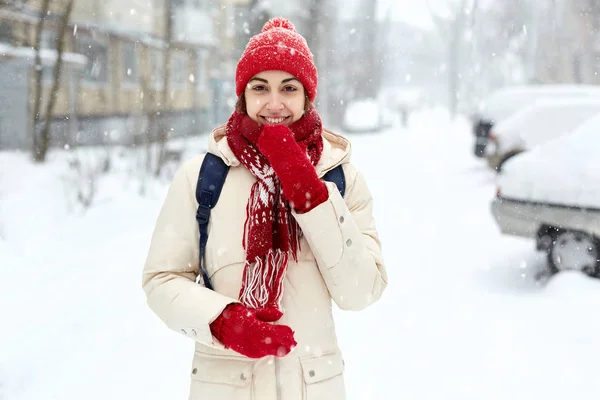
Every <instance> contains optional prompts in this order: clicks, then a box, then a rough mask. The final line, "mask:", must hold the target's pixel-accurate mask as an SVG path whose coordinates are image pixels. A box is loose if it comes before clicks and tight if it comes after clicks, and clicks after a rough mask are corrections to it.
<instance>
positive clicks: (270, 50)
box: [235, 17, 318, 101]
mask: <svg viewBox="0 0 600 400" xmlns="http://www.w3.org/2000/svg"><path fill="white" fill-rule="evenodd" d="M271 70H279V71H285V72H287V73H290V74H292V75H294V76H295V77H296V78H298V80H299V81H300V82H301V83H302V85H303V86H304V89H305V90H306V94H307V95H308V98H309V100H310V101H314V100H315V97H316V96H317V80H318V76H317V68H316V67H315V64H314V63H313V55H312V53H311V52H310V49H309V48H308V44H307V43H306V40H305V39H304V37H302V35H300V34H299V33H298V32H296V28H295V27H294V25H293V24H292V23H291V22H290V21H288V20H287V19H285V18H281V17H276V18H272V19H270V20H269V21H267V23H265V26H263V28H262V32H261V33H259V34H258V35H255V36H253V37H252V38H250V41H249V42H248V44H247V45H246V49H245V50H244V53H243V54H242V57H241V58H240V61H239V62H238V64H237V68H236V71H235V93H236V94H237V95H238V97H239V96H240V95H241V94H242V93H243V92H244V89H245V88H246V84H247V83H248V81H249V80H250V79H251V78H252V77H253V76H254V75H256V74H258V73H259V72H262V71H271Z"/></svg>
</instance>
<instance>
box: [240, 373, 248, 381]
mask: <svg viewBox="0 0 600 400" xmlns="http://www.w3.org/2000/svg"><path fill="white" fill-rule="evenodd" d="M240 379H241V380H243V381H245V380H246V379H248V376H247V375H246V374H245V373H244V372H242V374H241V375H240Z"/></svg>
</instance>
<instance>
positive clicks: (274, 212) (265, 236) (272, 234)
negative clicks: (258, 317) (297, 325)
mask: <svg viewBox="0 0 600 400" xmlns="http://www.w3.org/2000/svg"><path fill="white" fill-rule="evenodd" d="M289 128H290V130H291V131H292V133H293V134H294V137H295V139H296V142H297V143H298V145H299V146H300V147H301V148H302V149H303V150H304V151H306V152H307V154H308V157H309V159H310V160H311V162H312V164H313V165H316V164H317V162H318V161H319V159H320V158H321V154H322V152H323V139H322V136H321V133H322V125H321V118H320V116H319V114H318V112H317V111H316V110H315V109H314V108H311V109H310V110H308V111H306V113H305V114H304V116H303V117H302V118H300V119H299V120H298V121H296V122H294V123H293V124H291V125H290V126H289ZM261 129H262V126H261V125H259V124H258V123H256V122H255V121H253V120H252V119H251V118H250V117H249V116H248V115H246V114H243V113H240V112H238V111H235V112H234V113H233V114H232V115H231V117H230V118H229V121H228V122H227V130H226V135H227V142H228V144H229V147H230V148H231V150H232V151H233V154H235V156H236V157H237V159H238V160H239V161H240V162H241V164H242V165H244V166H245V167H246V168H247V169H248V170H249V171H250V172H251V173H252V175H254V176H255V177H256V179H257V181H256V182H255V183H254V184H253V185H252V189H251V192H250V198H249V199H248V204H247V205H246V222H245V224H244V237H243V242H242V243H243V246H244V249H245V250H246V265H245V267H244V274H243V277H242V288H241V290H240V295H239V300H240V301H241V302H242V303H243V304H244V305H246V306H248V307H250V308H253V309H259V310H260V309H269V308H276V309H277V310H280V301H281V296H282V294H283V279H284V277H285V272H286V269H287V264H288V258H289V255H290V254H291V255H292V257H293V258H294V260H296V261H298V259H297V253H298V250H299V248H300V237H301V235H302V231H301V229H300V227H299V226H298V224H297V222H296V220H295V219H294V218H293V217H292V216H291V214H290V205H289V203H288V201H287V200H286V199H285V198H284V196H283V192H282V188H281V183H280V181H279V178H278V177H277V175H276V174H275V172H274V171H273V168H272V167H271V165H270V164H269V161H268V160H267V158H266V157H265V156H263V155H262V154H261V153H260V152H259V151H258V149H257V145H256V143H257V142H258V138H259V136H260V133H261Z"/></svg>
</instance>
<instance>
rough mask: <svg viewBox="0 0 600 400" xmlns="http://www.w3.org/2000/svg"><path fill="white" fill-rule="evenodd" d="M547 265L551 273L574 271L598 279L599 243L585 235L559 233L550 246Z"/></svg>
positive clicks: (599, 269) (599, 266)
mask: <svg viewBox="0 0 600 400" xmlns="http://www.w3.org/2000/svg"><path fill="white" fill-rule="evenodd" d="M548 263H549V265H550V269H551V270H552V272H560V271H567V270H569V271H573V270H574V271H581V272H583V273H585V274H587V275H589V276H592V277H596V278H597V277H600V242H599V241H598V239H596V238H595V237H593V236H591V235H588V234H587V233H583V232H578V231H561V232H560V233H558V234H557V235H556V236H555V238H554V240H553V241H552V244H551V245H550V249H549V251H548Z"/></svg>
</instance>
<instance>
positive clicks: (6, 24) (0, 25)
mask: <svg viewBox="0 0 600 400" xmlns="http://www.w3.org/2000/svg"><path fill="white" fill-rule="evenodd" d="M14 39H15V38H14V36H13V27H12V22H10V21H6V20H0V42H4V43H10V44H14V43H13V42H14Z"/></svg>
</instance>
